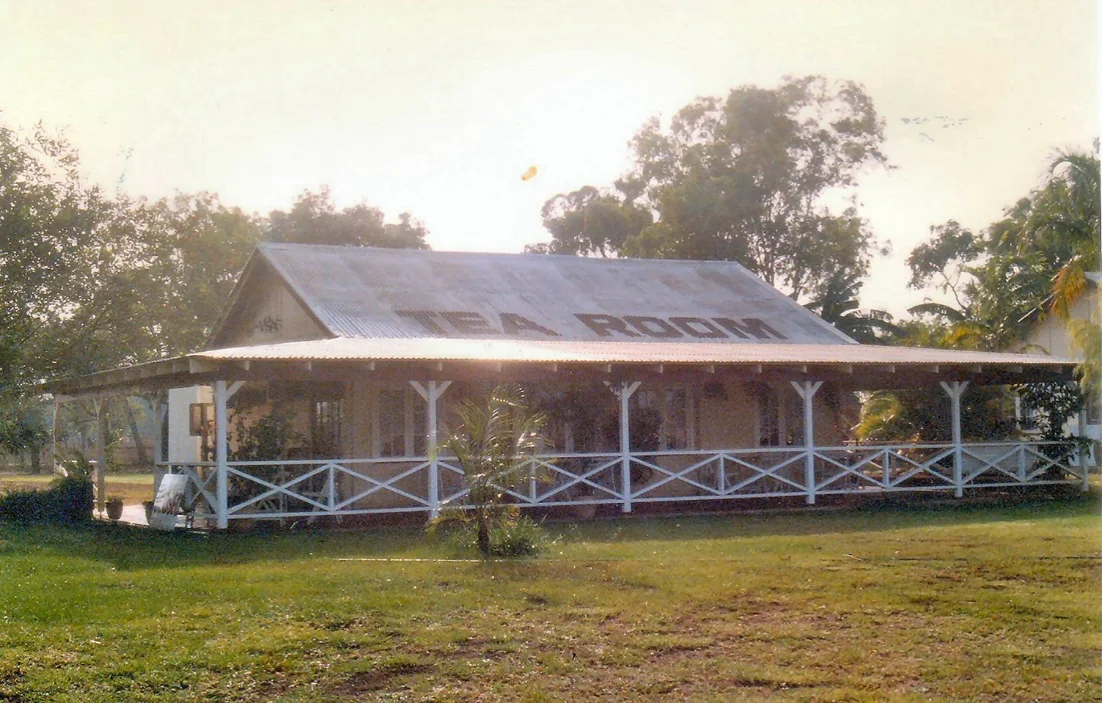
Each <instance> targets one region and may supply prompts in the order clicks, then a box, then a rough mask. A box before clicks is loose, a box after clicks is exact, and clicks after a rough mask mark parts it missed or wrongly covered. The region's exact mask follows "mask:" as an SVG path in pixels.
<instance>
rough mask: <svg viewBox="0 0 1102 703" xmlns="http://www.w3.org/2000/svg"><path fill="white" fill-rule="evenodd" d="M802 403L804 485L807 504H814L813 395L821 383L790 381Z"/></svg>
mask: <svg viewBox="0 0 1102 703" xmlns="http://www.w3.org/2000/svg"><path fill="white" fill-rule="evenodd" d="M791 383H792V387H793V388H794V389H796V393H797V394H799V396H800V397H801V398H803V401H804V453H805V454H806V456H805V458H804V462H805V463H804V484H805V485H806V486H807V503H808V505H812V504H814V503H815V406H814V404H813V402H812V401H813V400H814V399H815V393H817V392H818V390H819V388H820V387H821V386H822V385H823V382H822V381H815V382H814V383H812V382H811V381H803V382H798V381H791Z"/></svg>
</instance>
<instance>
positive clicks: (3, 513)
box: [0, 476, 93, 524]
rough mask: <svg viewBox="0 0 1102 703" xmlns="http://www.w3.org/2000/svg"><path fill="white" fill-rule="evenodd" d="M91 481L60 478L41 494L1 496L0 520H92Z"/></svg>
mask: <svg viewBox="0 0 1102 703" xmlns="http://www.w3.org/2000/svg"><path fill="white" fill-rule="evenodd" d="M92 503H93V497H92V482H91V481H89V480H88V479H87V478H81V477H75V476H70V477H63V478H59V479H57V480H56V481H54V482H53V483H52V484H50V487H49V488H48V489H46V490H44V491H36V490H30V491H12V492H11V493H8V494H7V495H4V496H2V497H0V520H10V521H12V522H21V523H33V522H50V523H62V524H74V523H81V522H87V521H89V520H91V519H92Z"/></svg>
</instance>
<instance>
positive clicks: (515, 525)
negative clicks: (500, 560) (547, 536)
mask: <svg viewBox="0 0 1102 703" xmlns="http://www.w3.org/2000/svg"><path fill="white" fill-rule="evenodd" d="M543 543H544V535H543V530H542V529H541V528H540V526H539V525H538V524H536V523H535V522H534V521H533V520H532V519H531V518H527V517H519V518H517V519H515V520H506V521H505V522H502V523H500V524H498V525H496V526H495V527H494V528H493V529H491V530H490V554H491V555H493V556H495V557H527V556H535V555H536V554H538V553H539V551H540V549H541V548H542V547H543Z"/></svg>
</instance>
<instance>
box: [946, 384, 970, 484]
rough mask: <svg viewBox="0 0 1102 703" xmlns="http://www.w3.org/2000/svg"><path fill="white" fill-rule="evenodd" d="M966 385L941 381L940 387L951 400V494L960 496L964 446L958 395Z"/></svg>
mask: <svg viewBox="0 0 1102 703" xmlns="http://www.w3.org/2000/svg"><path fill="white" fill-rule="evenodd" d="M967 387H968V381H953V382H952V383H946V382H945V381H942V382H941V388H942V390H944V391H945V392H946V393H947V394H948V395H949V400H951V401H952V412H953V495H954V496H956V497H957V498H960V497H961V496H963V495H964V446H963V442H962V441H961V432H960V397H961V396H962V395H964V389H966V388H967Z"/></svg>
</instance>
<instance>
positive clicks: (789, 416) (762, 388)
mask: <svg viewBox="0 0 1102 703" xmlns="http://www.w3.org/2000/svg"><path fill="white" fill-rule="evenodd" d="M755 397H756V399H757V405H758V446H759V447H800V446H803V443H804V401H803V398H801V397H800V396H799V395H798V394H797V393H796V391H795V390H793V389H792V388H790V387H784V386H781V387H777V388H773V387H771V386H767V385H764V384H762V385H759V386H758V387H757V389H756V393H755Z"/></svg>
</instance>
